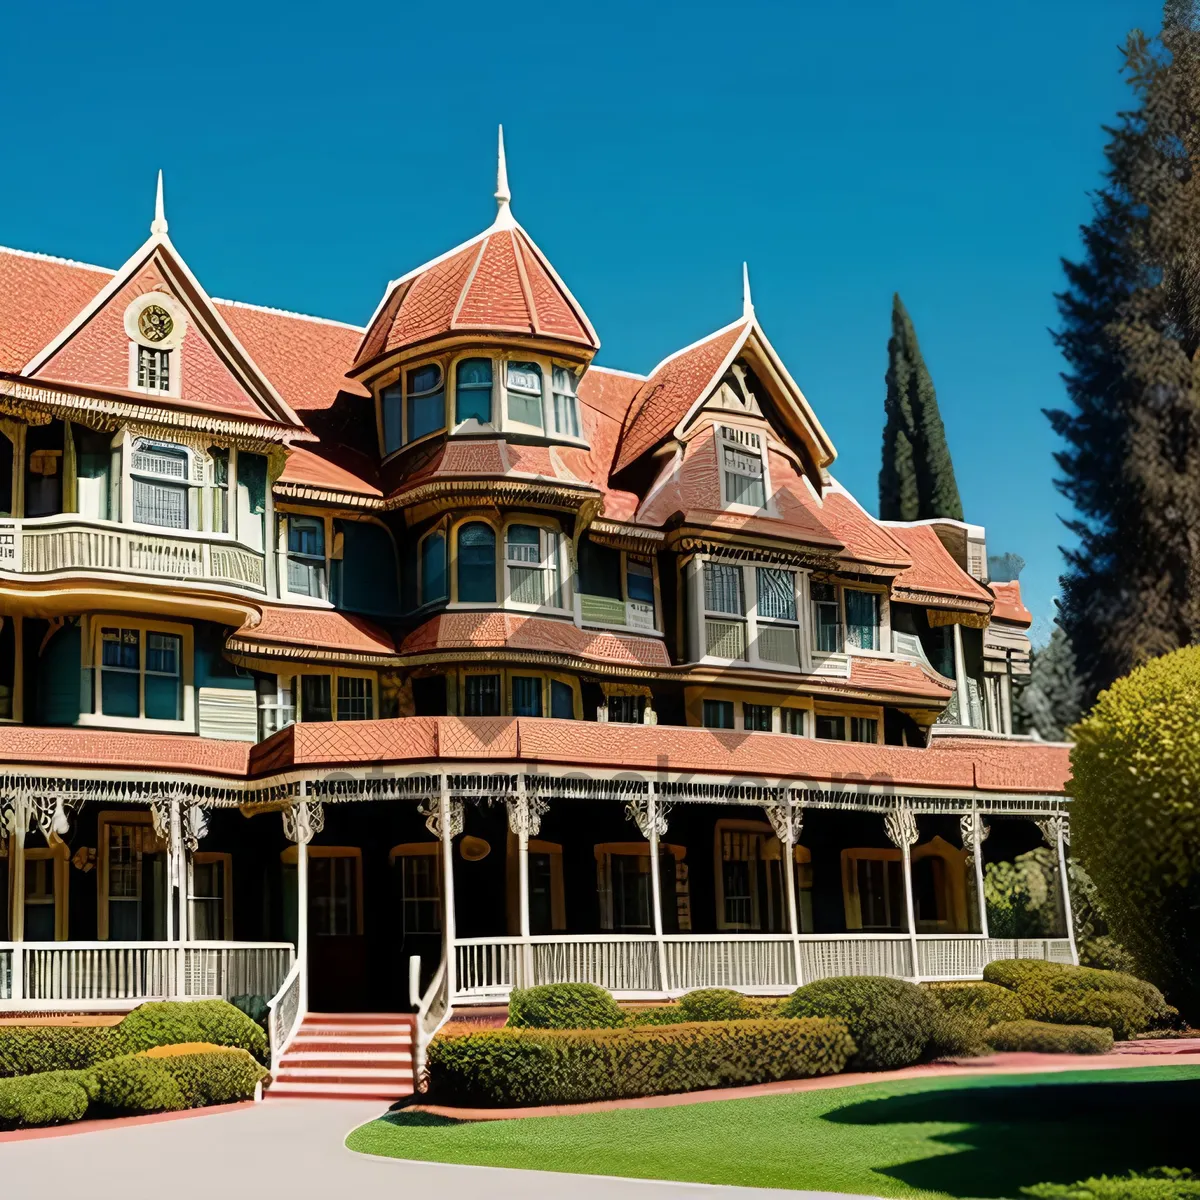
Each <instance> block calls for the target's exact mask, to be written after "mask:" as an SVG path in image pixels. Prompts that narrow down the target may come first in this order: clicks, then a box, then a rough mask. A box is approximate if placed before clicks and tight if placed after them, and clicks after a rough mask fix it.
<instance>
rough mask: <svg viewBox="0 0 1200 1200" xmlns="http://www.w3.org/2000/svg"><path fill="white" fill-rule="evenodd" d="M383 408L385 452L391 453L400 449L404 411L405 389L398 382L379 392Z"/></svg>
mask: <svg viewBox="0 0 1200 1200" xmlns="http://www.w3.org/2000/svg"><path fill="white" fill-rule="evenodd" d="M379 403H380V405H381V406H382V408H383V452H384V453H385V454H391V452H392V451H393V450H399V449H400V414H401V412H402V411H403V409H402V407H401V406H402V405H403V404H404V391H403V389H402V388H401V387H400V385H399V384H398V383H394V384H393V385H392V386H391V387H386V388H384V389H383V391H381V392H380V393H379Z"/></svg>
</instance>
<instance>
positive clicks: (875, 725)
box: [850, 717, 879, 742]
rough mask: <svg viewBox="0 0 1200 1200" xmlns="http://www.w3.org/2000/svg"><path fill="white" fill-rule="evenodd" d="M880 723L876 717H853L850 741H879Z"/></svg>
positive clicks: (851, 719)
mask: <svg viewBox="0 0 1200 1200" xmlns="http://www.w3.org/2000/svg"><path fill="white" fill-rule="evenodd" d="M878 732H879V722H878V721H876V719H875V718H874V717H851V718H850V740H851V741H852V742H875V741H878V736H877V735H878Z"/></svg>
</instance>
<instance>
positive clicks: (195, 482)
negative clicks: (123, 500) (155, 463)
mask: <svg viewBox="0 0 1200 1200" xmlns="http://www.w3.org/2000/svg"><path fill="white" fill-rule="evenodd" d="M156 448H157V449H160V450H162V451H165V452H166V454H165V455H161V456H160V457H162V458H163V459H164V460H165V459H166V458H171V459H178V458H179V457H181V456H182V459H183V474H182V475H170V474H167V473H165V472H162V471H156V470H154V469H153V468H152V467H151V466H149V465H145V459H144V460H143V464H144V465H141V466H139V465H138V456H139V455H144V456H146V458H151V457H152V456H153V454H154V451H155V449H156ZM128 470H129V480H130V485H129V523H130V524H131V525H136V526H137V527H138V528H139V529H153V530H156V531H158V532H160V533H162V535H163V536H164V537H170V536H171V534H173V533H187V532H189V531H190V532H195V531H196V530H198V529H199V528H200V488H201V486H202V484H203V479H202V471H201V470H200V469H199V464H198V461H197V457H196V453H195V451H194V450H193V449H192V448H191V447H190V446H185V445H183V444H182V443H180V442H168V441H165V440H164V439H162V438H151V437H140V436H139V437H134V438H131V439H130V443H129V468H128ZM139 483H142V484H145V485H146V486H148V487H154V486H157V487H160V488H163V487H165V488H172V489H176V488H177V489H182V490H183V503H184V513H185V524H183V525H155V524H153V523H150V522H146V521H139V520H137V489H138V484H139Z"/></svg>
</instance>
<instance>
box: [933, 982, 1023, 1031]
mask: <svg viewBox="0 0 1200 1200" xmlns="http://www.w3.org/2000/svg"><path fill="white" fill-rule="evenodd" d="M929 992H930V994H931V995H932V996H933V998H934V999H935V1000H936V1001H937V1002H938V1003H939V1004H940V1005H941V1006H942V1008H944V1009H945V1010H946V1011H947V1012H950V1013H963V1014H965V1015H966V1016H970V1017H978V1018H979V1019H980V1020H981V1021H983V1022H984V1024H985V1025H997V1024H999V1023H1000V1022H1001V1021H1020V1020H1022V1019H1023V1018H1024V1016H1025V1009H1024V1008H1023V1007H1022V1006H1021V1000H1020V997H1019V996H1018V995H1017V994H1016V993H1015V992H1012V991H1010V990H1009V989H1008V988H1006V987H1001V986H1000V985H999V984H998V983H947V984H938V985H937V986H936V987H931V988H930V989H929Z"/></svg>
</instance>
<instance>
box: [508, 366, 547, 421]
mask: <svg viewBox="0 0 1200 1200" xmlns="http://www.w3.org/2000/svg"><path fill="white" fill-rule="evenodd" d="M505 382H506V391H507V394H508V410H507V411H508V419H509V420H510V421H512V422H514V423H515V424H518V425H530V426H533V427H534V428H536V429H542V428H544V425H543V418H542V368H541V367H539V366H538V364H537V363H532V362H510V363H509V364H508V372H507V375H506V377H505Z"/></svg>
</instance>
